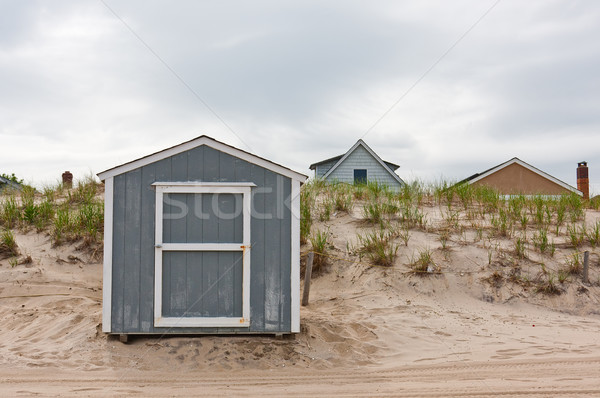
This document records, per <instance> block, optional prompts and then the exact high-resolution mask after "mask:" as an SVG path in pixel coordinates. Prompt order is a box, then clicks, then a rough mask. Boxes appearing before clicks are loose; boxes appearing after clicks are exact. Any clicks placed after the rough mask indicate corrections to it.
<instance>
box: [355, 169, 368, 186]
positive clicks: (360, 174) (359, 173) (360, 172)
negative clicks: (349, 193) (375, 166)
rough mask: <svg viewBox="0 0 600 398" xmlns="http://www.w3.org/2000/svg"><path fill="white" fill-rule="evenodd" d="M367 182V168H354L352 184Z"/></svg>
mask: <svg viewBox="0 0 600 398" xmlns="http://www.w3.org/2000/svg"><path fill="white" fill-rule="evenodd" d="M366 183H367V169H354V184H366Z"/></svg>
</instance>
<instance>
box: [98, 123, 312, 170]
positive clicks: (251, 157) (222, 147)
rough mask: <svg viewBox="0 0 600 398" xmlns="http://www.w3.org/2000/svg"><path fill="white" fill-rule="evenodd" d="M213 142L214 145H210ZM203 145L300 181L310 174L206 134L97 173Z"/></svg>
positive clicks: (154, 160)
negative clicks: (299, 171)
mask: <svg viewBox="0 0 600 398" xmlns="http://www.w3.org/2000/svg"><path fill="white" fill-rule="evenodd" d="M211 143H212V145H210V144H211ZM202 145H207V146H210V147H211V148H214V149H216V150H218V151H221V152H225V153H228V154H230V155H233V156H237V157H243V158H244V160H247V161H249V162H250V163H254V164H257V165H259V166H261V167H264V168H266V169H269V170H271V171H274V172H276V173H279V174H283V175H285V176H287V177H290V178H292V179H295V180H299V181H300V182H304V181H306V179H308V176H306V175H304V174H301V173H298V172H297V171H294V170H292V169H290V168H289V167H286V166H283V165H280V164H278V163H275V162H273V161H271V160H268V159H265V158H263V157H260V156H258V155H255V154H253V153H250V152H247V151H244V150H242V149H239V148H236V147H234V146H232V145H229V144H226V143H224V142H221V141H218V140H216V139H214V138H212V137H210V136H208V135H205V134H203V135H201V136H199V137H196V138H193V139H191V140H189V141H185V142H182V143H180V144H177V145H174V146H172V147H169V148H165V149H162V150H160V151H157V152H154V153H151V154H149V155H146V156H142V157H141V158H137V159H134V160H132V161H129V162H126V163H123V164H121V165H118V166H115V167H112V168H110V169H107V170H104V171H102V172H100V173H98V174H97V175H98V177H99V178H100V180H105V179H106V178H109V177H113V176H115V175H119V174H123V173H126V172H128V171H131V170H134V169H137V168H139V167H143V166H145V165H147V164H150V163H154V162H156V161H158V160H162V159H164V158H167V157H169V156H173V155H176V154H178V153H181V152H185V151H187V150H190V149H193V148H196V147H199V146H202Z"/></svg>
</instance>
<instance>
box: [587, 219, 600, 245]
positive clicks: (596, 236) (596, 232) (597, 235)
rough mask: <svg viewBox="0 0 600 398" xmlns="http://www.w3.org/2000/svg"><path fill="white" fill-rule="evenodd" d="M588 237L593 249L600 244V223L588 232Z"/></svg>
mask: <svg viewBox="0 0 600 398" xmlns="http://www.w3.org/2000/svg"><path fill="white" fill-rule="evenodd" d="M586 236H587V239H588V241H589V242H590V245H592V247H596V246H598V244H600V221H596V223H595V224H594V225H593V226H592V227H591V228H590V229H589V230H588V231H587V232H586Z"/></svg>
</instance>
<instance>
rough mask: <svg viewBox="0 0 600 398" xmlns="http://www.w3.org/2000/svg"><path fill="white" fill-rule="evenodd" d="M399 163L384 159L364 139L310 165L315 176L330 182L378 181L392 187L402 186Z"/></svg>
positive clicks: (356, 182)
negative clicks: (398, 173) (341, 152)
mask: <svg viewBox="0 0 600 398" xmlns="http://www.w3.org/2000/svg"><path fill="white" fill-rule="evenodd" d="M398 168H400V166H399V165H397V164H394V163H391V162H386V161H383V160H382V159H381V158H380V157H379V156H378V155H377V154H376V153H375V152H374V151H373V150H372V149H371V148H370V147H369V146H368V145H367V144H366V143H365V142H364V141H363V140H358V141H356V144H354V145H353V146H352V148H350V149H349V150H348V152H346V153H345V154H343V155H339V156H335V157H333V158H329V159H325V160H322V161H320V162H317V163H313V164H311V165H310V169H311V170H314V171H315V178H321V179H323V180H325V181H329V182H334V181H335V182H343V183H347V184H360V183H366V182H368V181H377V182H378V183H380V184H385V185H387V186H389V187H390V188H400V187H401V186H402V185H404V181H402V179H401V178H400V177H399V176H398V175H397V174H396V173H395V171H396V170H397V169H398Z"/></svg>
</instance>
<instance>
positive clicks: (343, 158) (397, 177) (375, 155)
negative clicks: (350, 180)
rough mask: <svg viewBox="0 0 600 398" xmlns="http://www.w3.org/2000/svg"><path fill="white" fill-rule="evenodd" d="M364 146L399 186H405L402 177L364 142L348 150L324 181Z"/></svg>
mask: <svg viewBox="0 0 600 398" xmlns="http://www.w3.org/2000/svg"><path fill="white" fill-rule="evenodd" d="M359 145H360V146H362V147H363V148H365V149H366V150H367V152H369V154H371V156H373V158H374V159H375V160H377V162H379V164H380V165H381V166H382V167H383V168H384V169H385V170H386V171H387V172H388V173H389V174H390V175H391V176H392V177H393V178H394V179H395V180H396V181H398V183H399V184H401V185H404V181H402V179H401V178H400V176H398V174H396V173H395V172H394V171H392V170H391V169H390V168H389V167H388V165H387V164H385V162H384V161H383V160H382V159H381V158H380V157H379V156H378V155H377V154H376V153H375V152H374V151H373V150H372V149H371V148H369V146H368V145H367V144H366V143H365V142H364V141H363V140H362V139H360V140H358V141H356V144H354V145H353V146H352V148H350V149H349V150H348V152H346V153H345V154H344V156H342V157H341V158H340V160H338V161H337V162H336V163H335V164H334V165H333V166H331V168H330V169H329V170H328V171H327V173H325V175H324V176H323V177H322V179H323V180H326V179H327V177H329V175H330V174H331V173H333V172H334V171H335V169H337V168H338V167H339V166H340V165H341V164H342V163H343V162H344V161H345V160H346V158H347V157H348V156H350V154H351V153H352V152H354V150H355V149H356V148H357V147H358V146H359Z"/></svg>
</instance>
